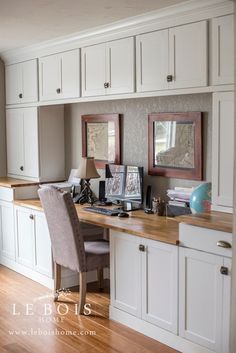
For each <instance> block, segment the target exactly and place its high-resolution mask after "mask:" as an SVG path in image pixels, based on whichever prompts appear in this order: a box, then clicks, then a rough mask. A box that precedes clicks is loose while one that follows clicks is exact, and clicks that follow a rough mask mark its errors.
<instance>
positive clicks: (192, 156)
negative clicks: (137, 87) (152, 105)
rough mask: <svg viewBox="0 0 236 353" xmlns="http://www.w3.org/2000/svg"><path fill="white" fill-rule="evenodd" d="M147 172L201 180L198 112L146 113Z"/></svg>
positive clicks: (199, 115)
mask: <svg viewBox="0 0 236 353" xmlns="http://www.w3.org/2000/svg"><path fill="white" fill-rule="evenodd" d="M148 144H149V147H148V154H149V156H148V172H149V174H150V175H160V176H165V177H172V178H182V179H193V180H202V113H201V112H189V113H156V114H155V113H154V114H150V115H149V116H148Z"/></svg>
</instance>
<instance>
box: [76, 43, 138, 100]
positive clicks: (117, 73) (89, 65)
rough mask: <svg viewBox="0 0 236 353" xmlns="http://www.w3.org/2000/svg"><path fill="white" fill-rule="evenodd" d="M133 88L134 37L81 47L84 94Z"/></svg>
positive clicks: (110, 92)
mask: <svg viewBox="0 0 236 353" xmlns="http://www.w3.org/2000/svg"><path fill="white" fill-rule="evenodd" d="M130 92H134V38H133V37H131V38H125V39H120V40H116V41H113V42H108V43H102V44H98V45H93V46H90V47H86V48H82V95H83V96H99V95H105V94H118V93H130Z"/></svg>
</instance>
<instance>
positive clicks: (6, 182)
mask: <svg viewBox="0 0 236 353" xmlns="http://www.w3.org/2000/svg"><path fill="white" fill-rule="evenodd" d="M38 184H39V183H38V182H35V181H30V180H23V179H15V178H8V177H0V186H3V187H5V188H14V187H21V186H31V185H38Z"/></svg>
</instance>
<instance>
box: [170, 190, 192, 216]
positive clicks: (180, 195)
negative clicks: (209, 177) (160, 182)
mask: <svg viewBox="0 0 236 353" xmlns="http://www.w3.org/2000/svg"><path fill="white" fill-rule="evenodd" d="M193 190H194V188H183V187H177V186H176V187H175V188H174V189H169V190H167V196H168V197H169V199H170V200H169V201H168V202H167V205H168V206H169V207H168V211H169V212H167V213H169V215H170V216H171V214H172V213H173V216H174V215H176V216H177V215H180V214H188V213H191V211H190V208H189V203H190V197H191V194H192V192H193ZM181 208H182V210H181Z"/></svg>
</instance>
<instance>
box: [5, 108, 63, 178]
mask: <svg viewBox="0 0 236 353" xmlns="http://www.w3.org/2000/svg"><path fill="white" fill-rule="evenodd" d="M6 130H7V171H8V176H10V177H22V178H23V177H24V178H27V179H30V180H37V181H48V180H49V181H50V180H60V179H64V177H65V170H64V166H65V160H64V110H63V107H62V106H55V107H54V106H52V107H42V108H40V109H39V110H38V109H37V108H36V107H31V108H19V109H7V112H6Z"/></svg>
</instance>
